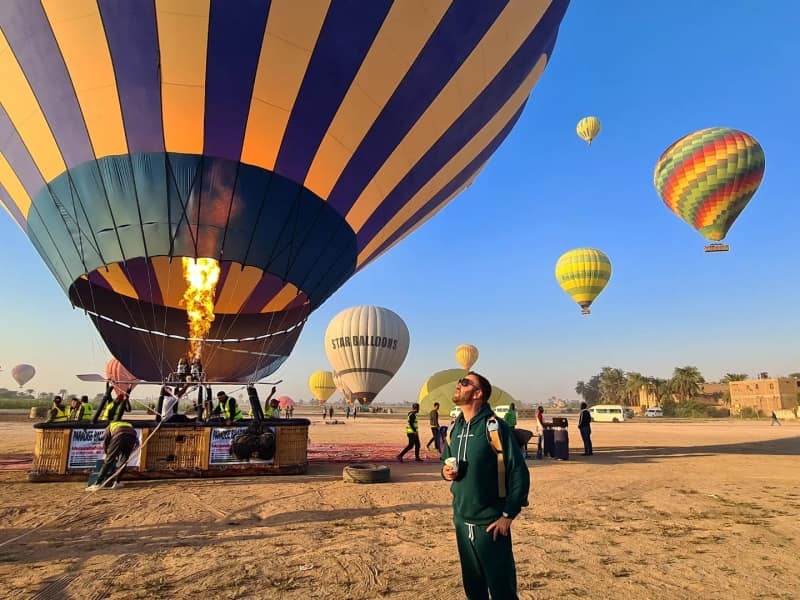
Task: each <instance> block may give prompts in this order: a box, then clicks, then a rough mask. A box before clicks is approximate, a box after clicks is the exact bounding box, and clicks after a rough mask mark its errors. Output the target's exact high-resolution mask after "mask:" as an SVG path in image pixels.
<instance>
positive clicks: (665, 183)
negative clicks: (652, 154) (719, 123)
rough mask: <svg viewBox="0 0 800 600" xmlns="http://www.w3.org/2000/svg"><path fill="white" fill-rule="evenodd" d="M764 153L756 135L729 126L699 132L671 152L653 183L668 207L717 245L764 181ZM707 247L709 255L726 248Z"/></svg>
mask: <svg viewBox="0 0 800 600" xmlns="http://www.w3.org/2000/svg"><path fill="white" fill-rule="evenodd" d="M764 164H765V159H764V151H763V150H762V149H761V146H760V145H759V143H758V142H757V141H756V140H755V138H753V137H752V136H750V135H748V134H746V133H744V132H743V131H737V130H736V129H729V128H727V127H711V128H709V129H701V130H700V131H695V132H694V133H690V134H689V135H687V136H684V137H682V138H681V139H679V140H678V141H677V142H675V143H674V144H672V145H671V146H670V147H669V148H667V149H666V150H665V151H664V153H663V154H662V155H661V158H659V159H658V162H657V163H656V169H655V175H654V181H655V186H656V190H657V191H658V194H659V195H660V196H661V199H662V200H663V201H664V204H666V205H667V207H668V208H669V209H670V210H671V211H672V212H674V213H675V214H676V215H678V216H679V217H680V218H681V219H683V220H684V221H686V222H687V223H688V224H689V225H691V226H692V227H694V228H695V229H696V230H697V231H698V232H699V233H700V235H702V236H703V237H704V238H706V239H707V240H711V241H713V242H719V241H720V240H723V239H724V238H725V236H726V235H727V234H728V230H729V229H730V228H731V225H733V222H734V221H735V220H736V217H738V216H739V213H741V212H742V210H743V209H744V207H745V206H746V205H747V203H748V202H749V201H750V198H752V197H753V194H755V193H756V190H757V189H758V186H759V184H760V183H761V180H762V179H763V177H764ZM727 249H728V246H727V245H724V244H710V245H707V246H706V248H705V250H706V252H718V251H721V250H722V251H724V250H727Z"/></svg>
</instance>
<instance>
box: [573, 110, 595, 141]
mask: <svg viewBox="0 0 800 600" xmlns="http://www.w3.org/2000/svg"><path fill="white" fill-rule="evenodd" d="M575 131H577V132H578V136H580V138H581V139H582V140H583V141H584V142H586V143H587V144H589V145H591V144H592V141H593V140H594V138H596V137H597V135H598V134H599V133H600V119H598V118H597V117H584V118H583V119H581V120H580V121H578V125H577V127H575Z"/></svg>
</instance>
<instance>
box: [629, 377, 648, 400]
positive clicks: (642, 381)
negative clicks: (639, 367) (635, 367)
mask: <svg viewBox="0 0 800 600" xmlns="http://www.w3.org/2000/svg"><path fill="white" fill-rule="evenodd" d="M625 375H626V377H625V400H626V401H627V405H628V406H638V405H639V394H640V393H641V391H642V388H643V387H646V386H647V383H648V379H647V377H645V376H644V375H642V374H641V373H636V372H635V371H634V372H629V373H626V374H625Z"/></svg>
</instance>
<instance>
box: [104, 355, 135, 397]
mask: <svg viewBox="0 0 800 600" xmlns="http://www.w3.org/2000/svg"><path fill="white" fill-rule="evenodd" d="M106 379H108V380H109V381H113V382H115V383H114V391H115V392H116V393H117V394H119V393H120V392H125V393H127V392H128V391H132V390H133V388H135V387H136V386H137V384H136V383H121V384H119V385H117V383H116V382H120V381H121V382H129V381H133V380H135V379H136V377H134V376H133V375H131V373H130V372H129V371H128V369H126V368H125V366H124V365H123V364H122V363H121V362H119V361H118V360H117V359H116V358H112V359H111V360H109V361H108V362H107V363H106Z"/></svg>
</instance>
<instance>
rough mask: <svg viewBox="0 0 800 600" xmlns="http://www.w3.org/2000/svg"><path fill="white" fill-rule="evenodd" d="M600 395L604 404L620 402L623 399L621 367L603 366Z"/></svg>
mask: <svg viewBox="0 0 800 600" xmlns="http://www.w3.org/2000/svg"><path fill="white" fill-rule="evenodd" d="M600 396H601V398H602V399H603V402H605V403H606V404H622V402H623V401H624V399H625V372H624V371H623V370H622V369H615V368H612V367H603V369H602V371H601V372H600Z"/></svg>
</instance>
